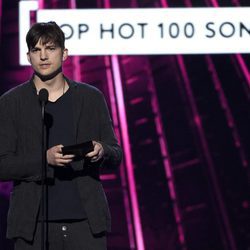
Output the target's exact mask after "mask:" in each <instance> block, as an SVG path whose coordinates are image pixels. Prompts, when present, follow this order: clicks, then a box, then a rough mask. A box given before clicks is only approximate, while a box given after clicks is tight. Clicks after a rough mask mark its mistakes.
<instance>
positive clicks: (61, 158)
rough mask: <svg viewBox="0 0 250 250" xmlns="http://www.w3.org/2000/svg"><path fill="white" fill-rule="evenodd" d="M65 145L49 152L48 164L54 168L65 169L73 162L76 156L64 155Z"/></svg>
mask: <svg viewBox="0 0 250 250" xmlns="http://www.w3.org/2000/svg"><path fill="white" fill-rule="evenodd" d="M62 147H63V145H56V146H54V147H52V148H50V149H48V150H47V162H48V164H50V165H53V166H61V167H64V166H66V165H68V164H69V163H70V162H72V161H73V158H74V157H75V156H74V155H63V154H62Z"/></svg>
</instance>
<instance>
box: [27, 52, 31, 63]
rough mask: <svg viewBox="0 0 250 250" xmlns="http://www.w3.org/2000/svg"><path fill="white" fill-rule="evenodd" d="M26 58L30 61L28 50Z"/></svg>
mask: <svg viewBox="0 0 250 250" xmlns="http://www.w3.org/2000/svg"><path fill="white" fill-rule="evenodd" d="M27 59H28V61H29V63H31V62H30V53H29V52H27Z"/></svg>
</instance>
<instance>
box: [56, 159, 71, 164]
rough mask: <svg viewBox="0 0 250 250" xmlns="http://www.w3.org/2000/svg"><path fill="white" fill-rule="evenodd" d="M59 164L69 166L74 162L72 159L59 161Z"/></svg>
mask: <svg viewBox="0 0 250 250" xmlns="http://www.w3.org/2000/svg"><path fill="white" fill-rule="evenodd" d="M57 162H58V163H59V164H69V163H70V162H72V159H60V160H58V161H57Z"/></svg>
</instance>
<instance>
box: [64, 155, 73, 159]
mask: <svg viewBox="0 0 250 250" xmlns="http://www.w3.org/2000/svg"><path fill="white" fill-rule="evenodd" d="M74 157H75V155H63V156H62V157H61V158H62V159H73V158H74Z"/></svg>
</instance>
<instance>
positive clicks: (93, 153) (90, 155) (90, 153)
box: [86, 151, 98, 158]
mask: <svg viewBox="0 0 250 250" xmlns="http://www.w3.org/2000/svg"><path fill="white" fill-rule="evenodd" d="M96 155H98V152H97V151H91V152H89V153H88V154H86V157H89V158H91V157H94V156H96Z"/></svg>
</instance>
